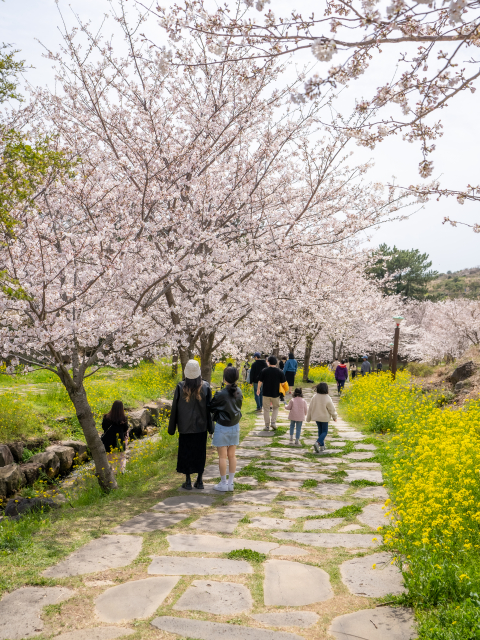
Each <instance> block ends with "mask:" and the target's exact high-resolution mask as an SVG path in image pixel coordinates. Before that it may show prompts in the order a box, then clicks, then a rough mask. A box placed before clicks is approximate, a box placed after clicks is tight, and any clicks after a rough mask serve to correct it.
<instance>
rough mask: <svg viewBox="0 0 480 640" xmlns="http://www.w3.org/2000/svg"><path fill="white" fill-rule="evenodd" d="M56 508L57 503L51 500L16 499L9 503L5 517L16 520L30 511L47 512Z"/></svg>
mask: <svg viewBox="0 0 480 640" xmlns="http://www.w3.org/2000/svg"><path fill="white" fill-rule="evenodd" d="M55 506H56V505H55V502H54V501H53V500H50V498H16V499H12V500H9V501H8V502H7V506H6V507H5V515H6V516H8V517H9V518H14V517H15V516H20V515H22V514H23V513H27V512H28V511H40V509H43V510H44V511H47V510H48V509H53V508H54V507H55Z"/></svg>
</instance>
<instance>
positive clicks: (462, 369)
mask: <svg viewBox="0 0 480 640" xmlns="http://www.w3.org/2000/svg"><path fill="white" fill-rule="evenodd" d="M477 369H478V367H477V365H476V364H474V363H473V362H472V361H470V362H465V364H462V365H460V366H459V367H457V368H456V369H455V371H454V372H453V373H452V374H451V375H450V376H449V377H448V378H447V381H448V382H451V383H452V384H453V385H456V384H457V382H460V381H463V380H466V379H467V378H470V377H471V376H473V374H474V373H475V371H476V370H477Z"/></svg>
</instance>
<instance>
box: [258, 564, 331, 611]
mask: <svg viewBox="0 0 480 640" xmlns="http://www.w3.org/2000/svg"><path fill="white" fill-rule="evenodd" d="M264 567H265V580H264V583H263V593H264V602H265V605H266V606H280V607H303V606H305V605H308V604H314V603H316V602H324V601H325V600H329V599H330V598H333V591H332V587H331V586H330V577H329V575H328V573H327V572H326V571H324V570H323V569H320V568H319V567H313V566H310V565H307V564H302V563H300V562H292V561H291V560H267V562H266V563H265V565H264Z"/></svg>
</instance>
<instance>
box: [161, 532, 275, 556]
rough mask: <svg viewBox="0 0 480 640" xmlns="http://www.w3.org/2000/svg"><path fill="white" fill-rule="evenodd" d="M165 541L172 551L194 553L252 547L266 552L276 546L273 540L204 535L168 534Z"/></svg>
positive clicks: (223, 551) (219, 551)
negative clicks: (264, 540)
mask: <svg viewBox="0 0 480 640" xmlns="http://www.w3.org/2000/svg"><path fill="white" fill-rule="evenodd" d="M167 542H168V543H169V545H170V549H171V550H172V551H190V552H194V553H229V552H230V551H235V550H236V549H252V551H258V552H259V553H268V552H269V551H271V550H272V549H275V548H276V547H278V544H276V543H275V542H263V541H261V540H246V539H244V538H219V537H218V536H205V535H183V534H177V535H170V536H167Z"/></svg>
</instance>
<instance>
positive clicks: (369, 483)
mask: <svg viewBox="0 0 480 640" xmlns="http://www.w3.org/2000/svg"><path fill="white" fill-rule="evenodd" d="M350 486H351V487H382V486H383V485H382V483H381V482H372V481H371V480H352V482H350Z"/></svg>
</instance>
